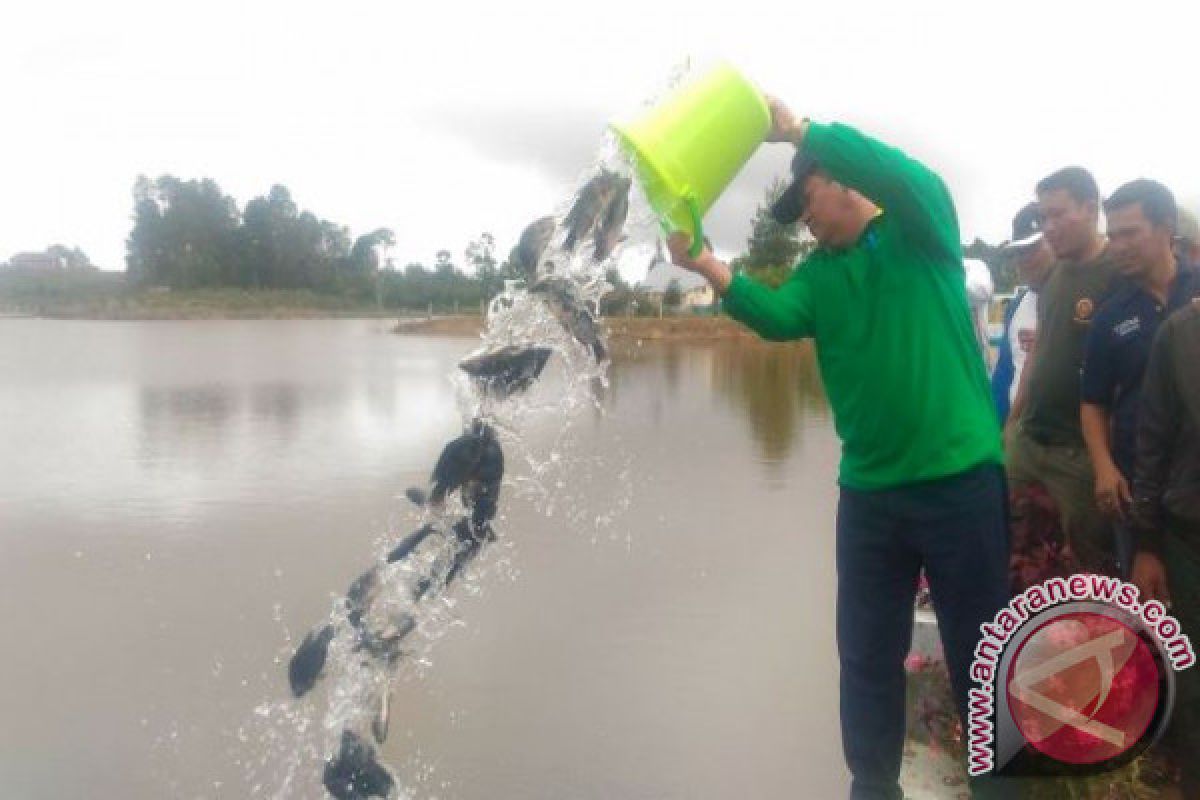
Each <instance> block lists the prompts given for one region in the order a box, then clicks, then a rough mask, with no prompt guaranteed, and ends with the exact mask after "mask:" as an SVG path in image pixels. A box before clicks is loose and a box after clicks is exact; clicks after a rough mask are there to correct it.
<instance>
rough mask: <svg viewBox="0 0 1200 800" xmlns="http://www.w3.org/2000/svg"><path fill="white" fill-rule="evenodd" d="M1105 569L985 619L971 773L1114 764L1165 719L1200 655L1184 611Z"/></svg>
mask: <svg viewBox="0 0 1200 800" xmlns="http://www.w3.org/2000/svg"><path fill="white" fill-rule="evenodd" d="M1139 599H1140V597H1139V593H1138V590H1137V587H1136V586H1134V585H1132V584H1129V583H1125V582H1124V581H1121V580H1119V579H1117V578H1110V577H1105V576H1102V575H1072V576H1070V577H1069V578H1052V579H1050V580H1048V581H1045V582H1044V583H1041V584H1038V585H1036V586H1032V587H1030V588H1029V589H1026V590H1025V591H1024V592H1022V593H1021V594H1019V595H1017V596H1016V597H1014V598H1013V599H1012V600H1011V601H1010V602H1009V604H1008V605H1007V606H1005V607H1004V608H1002V609H1001V610H1000V611H999V612H998V613H997V614H996V616H995V619H994V620H993V621H992V622H991V623H988V624H984V625H981V626H980V632H981V633H982V634H983V638H982V639H980V641H979V644H978V645H976V647H975V660H974V662H973V663H972V665H971V679H972V681H973V682H974V683H976V684H977V686H974V687H972V688H971V690H970V708H969V715H970V716H969V721H968V731H967V736H968V741H967V754H968V755H967V770H968V772H970V774H972V775H983V774H985V773H989V772H992V773H996V774H1002V775H1080V774H1091V773H1097V772H1105V771H1107V770H1111V769H1116V768H1118V767H1120V766H1121V765H1123V764H1125V763H1128V762H1129V761H1131V760H1132V759H1134V758H1137V756H1138V755H1140V754H1141V753H1143V752H1144V751H1145V750H1146V748H1148V747H1149V746H1150V745H1152V744H1153V743H1154V742H1155V741H1156V740H1157V739H1158V738H1159V736H1161V735H1162V733H1163V731H1164V730H1165V729H1166V726H1167V722H1168V720H1169V719H1170V716H1171V708H1172V706H1173V705H1174V700H1175V672H1177V671H1179V670H1184V669H1187V668H1188V667H1191V666H1192V665H1193V664H1194V663H1195V662H1196V656H1195V653H1194V652H1193V650H1192V644H1191V642H1190V641H1189V640H1188V637H1187V636H1185V635H1184V634H1183V631H1182V630H1180V625H1179V622H1178V620H1176V619H1175V618H1174V617H1172V616H1170V615H1169V614H1168V613H1167V609H1166V608H1165V607H1164V606H1163V605H1162V603H1159V602H1158V601H1157V600H1152V601H1150V602H1148V603H1145V604H1142V603H1140V602H1139Z"/></svg>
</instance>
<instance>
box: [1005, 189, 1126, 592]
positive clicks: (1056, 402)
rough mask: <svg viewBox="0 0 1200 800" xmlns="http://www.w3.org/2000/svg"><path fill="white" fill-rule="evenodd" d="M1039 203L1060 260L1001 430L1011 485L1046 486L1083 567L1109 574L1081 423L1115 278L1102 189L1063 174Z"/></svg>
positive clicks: (1111, 549)
mask: <svg viewBox="0 0 1200 800" xmlns="http://www.w3.org/2000/svg"><path fill="white" fill-rule="evenodd" d="M1037 200H1038V209H1039V211H1040V213H1041V219H1042V231H1043V234H1044V235H1045V238H1046V241H1047V242H1048V243H1049V245H1050V248H1051V249H1052V250H1053V251H1054V255H1055V258H1056V259H1057V263H1056V264H1055V266H1054V269H1053V271H1052V272H1051V273H1050V277H1049V278H1048V279H1047V280H1046V283H1045V285H1044V286H1043V287H1042V291H1041V292H1040V293H1039V294H1038V324H1037V330H1038V332H1037V339H1036V340H1035V342H1034V345H1033V348H1032V349H1031V350H1030V352H1029V355H1028V357H1027V358H1028V361H1027V363H1026V365H1025V374H1024V376H1023V379H1022V381H1021V383H1020V386H1019V388H1018V389H1017V395H1016V398H1015V399H1014V400H1013V404H1012V409H1011V411H1010V412H1009V418H1008V425H1007V426H1006V429H1005V439H1006V443H1007V446H1008V448H1007V449H1008V479H1009V482H1010V484H1011V486H1012V489H1013V491H1014V493H1015V494H1018V495H1019V494H1021V493H1022V492H1023V490H1024V489H1025V488H1027V487H1028V486H1029V485H1030V484H1040V485H1042V486H1043V487H1044V488H1045V489H1046V492H1047V493H1048V494H1049V495H1050V497H1051V498H1053V500H1054V504H1055V506H1056V507H1057V508H1058V512H1059V517H1060V522H1061V527H1062V531H1063V535H1064V538H1065V539H1066V543H1067V544H1069V545H1070V549H1071V552H1072V553H1073V554H1074V556H1075V558H1076V559H1077V560H1078V562H1079V566H1080V567H1081V568H1082V569H1083V570H1085V571H1088V572H1095V573H1101V574H1109V575H1112V574H1116V548H1115V546H1114V542H1113V532H1112V527H1111V525H1110V524H1109V521H1108V519H1107V518H1106V517H1105V516H1104V515H1103V514H1102V513H1100V511H1099V509H1098V508H1097V507H1096V501H1095V496H1094V486H1095V475H1094V472H1093V469H1092V463H1091V460H1090V459H1089V457H1088V451H1087V447H1086V446H1085V444H1084V440H1083V427H1082V424H1081V422H1080V418H1079V402H1080V398H1079V389H1080V374H1081V370H1082V366H1083V348H1084V340H1085V339H1086V337H1087V332H1088V329H1089V327H1090V326H1091V324H1092V318H1093V317H1094V316H1095V313H1096V310H1097V309H1098V308H1099V307H1100V304H1101V303H1102V302H1103V300H1104V299H1105V297H1107V295H1108V293H1109V291H1110V289H1111V286H1112V283H1113V279H1114V277H1115V275H1116V272H1115V268H1114V266H1113V263H1112V258H1111V256H1110V255H1109V253H1108V251H1107V242H1106V240H1105V238H1104V235H1103V234H1102V233H1100V230H1099V220H1100V190H1099V189H1098V188H1097V186H1096V181H1095V179H1094V178H1093V177H1092V175H1091V173H1089V172H1088V171H1087V170H1085V169H1083V168H1082V167H1066V168H1065V169H1061V170H1059V171H1057V172H1055V173H1053V174H1051V175H1049V176H1047V177H1045V178H1043V179H1042V180H1041V181H1040V182H1039V183H1038V185H1037Z"/></svg>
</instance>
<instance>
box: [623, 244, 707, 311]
mask: <svg viewBox="0 0 1200 800" xmlns="http://www.w3.org/2000/svg"><path fill="white" fill-rule="evenodd" d="M672 281H675V282H676V283H677V285H678V286H679V293H680V303H679V309H680V310H689V311H690V310H692V309H695V308H704V307H707V306H711V305H712V304H713V303H714V302H715V301H716V295H715V294H714V293H713V289H712V287H711V286H709V284H708V281H706V280H705V279H704V278H702V277H700V276H699V275H697V274H696V273H694V272H690V271H688V270H686V269H683V268H682V267H677V266H675V265H674V264H672V263H671V262H670V261H668V260H667V259H666V258H665V257H663V256H662V254H661V252H660V253H659V254H658V255H657V256H656V257H655V258H654V260H653V261H651V262H650V268H649V270H648V271H647V272H646V277H645V278H643V279H642V281H641V283H639V284H638V285H637V289H638V291H640V292H642V293H644V294H645V295H647V296H648V297H650V298H651V299H652V300H654V301H656V302H661V301H662V296H663V294H664V293H665V292H666V291H667V287H668V286H670V285H671V282H672Z"/></svg>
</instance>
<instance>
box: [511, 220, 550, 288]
mask: <svg viewBox="0 0 1200 800" xmlns="http://www.w3.org/2000/svg"><path fill="white" fill-rule="evenodd" d="M557 228H558V226H557V225H556V224H555V221H554V217H541V218H540V219H535V220H534V221H533V222H531V223H529V225H528V226H527V227H526V228H525V230H524V231H522V232H521V238H520V239H519V240H517V249H516V254H515V258H516V261H515V266H516V267H517V268H518V269H519V270H520V271H521V274H522V275H524V276H525V281H526V283H529V284H532V283H533V282H534V281H536V280H537V277H538V265H539V264H541V262H542V253H544V252H546V247H547V246H548V245H549V244H550V240H551V239H552V238H554V231H555V230H556V229H557Z"/></svg>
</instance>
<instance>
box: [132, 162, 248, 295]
mask: <svg viewBox="0 0 1200 800" xmlns="http://www.w3.org/2000/svg"><path fill="white" fill-rule="evenodd" d="M239 222H240V220H239V215H238V211H237V205H236V204H235V203H234V201H233V198H231V197H229V196H227V195H225V194H224V193H222V192H221V189H220V187H219V186H217V184H216V182H214V181H212V180H209V179H205V180H202V181H195V180H193V181H182V180H179V179H178V178H176V177H174V176H171V175H163V176H162V177H160V178H159V179H158V180H156V181H154V182H150V181H149V180H147V179H146V178H144V177H139V178H138V181H137V182H136V183H135V185H134V226H133V231H132V232H131V233H130V237H129V239H128V240H127V242H126V266H127V269H128V270H129V272H130V273H131V275H132V276H133V277H135V279H137V280H140V281H146V282H151V283H156V284H162V285H166V286H172V287H179V288H185V287H194V286H221V285H227V284H228V283H229V279H230V277H231V276H230V275H229V273H228V266H229V265H230V264H231V263H232V262H233V260H234V259H233V251H234V237H235V235H236V233H237V230H238V225H239Z"/></svg>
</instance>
